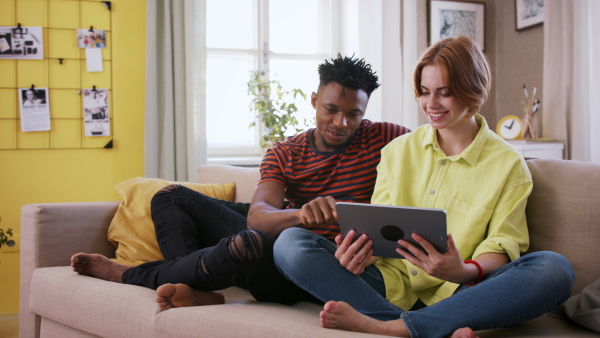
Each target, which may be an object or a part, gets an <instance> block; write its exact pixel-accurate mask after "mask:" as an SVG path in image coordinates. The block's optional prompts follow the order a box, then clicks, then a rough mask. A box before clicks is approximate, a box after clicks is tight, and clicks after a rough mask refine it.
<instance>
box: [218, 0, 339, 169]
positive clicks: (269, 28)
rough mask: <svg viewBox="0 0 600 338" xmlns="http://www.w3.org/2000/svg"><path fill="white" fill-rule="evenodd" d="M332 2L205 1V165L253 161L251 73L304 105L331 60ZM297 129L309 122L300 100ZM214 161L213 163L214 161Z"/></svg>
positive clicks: (255, 152)
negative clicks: (299, 94) (299, 95)
mask: <svg viewBox="0 0 600 338" xmlns="http://www.w3.org/2000/svg"><path fill="white" fill-rule="evenodd" d="M331 2H332V0H207V7H206V13H207V21H206V45H207V63H206V111H207V113H206V123H207V128H206V133H207V134H206V135H207V145H208V156H209V162H214V161H218V162H220V163H227V162H229V163H233V164H236V163H234V162H231V161H227V160H226V158H243V157H254V158H255V160H254V163H255V164H256V163H258V162H259V161H260V155H261V149H260V146H259V135H260V132H261V129H262V128H261V126H260V125H259V126H257V127H252V128H250V127H249V125H250V123H252V122H253V121H254V119H255V115H256V114H255V113H254V112H253V111H251V110H250V108H249V103H250V98H249V97H248V95H247V85H246V83H247V82H248V80H249V78H250V73H251V72H252V71H254V70H269V74H271V76H274V77H275V79H277V80H279V81H280V82H281V84H282V85H283V86H284V88H285V89H287V90H290V89H292V88H300V89H302V90H303V91H304V92H305V93H306V94H307V95H308V98H310V93H311V92H313V91H315V90H316V87H317V84H318V74H317V66H318V65H319V64H320V63H322V62H323V60H324V59H327V58H331V57H333V55H334V54H335V53H334V52H333V51H334V50H335V48H334V46H333V43H332V42H333V41H332V40H333V39H332V36H333V33H332V30H333V28H332V27H333V26H334V25H333V24H332V20H331V13H332V9H331V6H332V4H331ZM299 112H300V113H301V114H300V115H299V121H302V120H303V119H304V118H312V117H313V116H314V110H313V109H312V107H311V106H310V100H307V102H305V103H304V104H303V105H301V106H300V107H299ZM217 158H218V160H217ZM238 164H239V163H238Z"/></svg>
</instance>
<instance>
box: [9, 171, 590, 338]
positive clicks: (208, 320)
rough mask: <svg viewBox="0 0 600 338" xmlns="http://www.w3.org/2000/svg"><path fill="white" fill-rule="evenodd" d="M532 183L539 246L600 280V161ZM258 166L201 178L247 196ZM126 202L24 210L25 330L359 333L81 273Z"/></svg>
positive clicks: (567, 326) (297, 315) (244, 297)
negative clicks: (186, 302)
mask: <svg viewBox="0 0 600 338" xmlns="http://www.w3.org/2000/svg"><path fill="white" fill-rule="evenodd" d="M528 165H529V167H530V169H531V172H532V174H533V180H534V189H533V193H532V195H531V198H530V200H529V203H528V207H527V217H528V220H529V227H530V232H531V250H553V251H557V252H559V253H561V254H563V255H565V256H566V257H567V258H568V259H569V261H570V262H571V263H572V265H573V268H574V269H575V271H576V279H575V286H574V290H573V292H574V294H577V293H579V292H580V291H581V289H582V288H583V287H585V286H586V285H588V284H590V283H592V282H593V281H595V280H596V279H598V278H600V245H599V244H598V241H599V240H600V225H599V224H598V223H599V222H600V192H599V189H598V187H600V166H599V165H594V164H589V163H583V162H573V161H557V160H529V161H528ZM257 180H258V170H257V169H256V168H253V169H247V168H238V167H230V166H201V167H200V168H199V169H198V182H201V183H229V182H236V185H237V190H236V200H238V201H248V200H249V199H250V196H251V195H252V191H253V189H254V186H255V184H256V182H257ZM118 204H119V202H91V203H61V204H30V205H25V206H24V207H23V209H22V221H21V222H22V226H21V241H22V243H21V250H22V251H21V300H20V301H21V304H20V305H21V311H20V336H21V337H61V338H62V337H96V336H101V337H127V338H131V337H200V336H201V337H254V336H256V337H321V336H322V337H325V336H326V337H338V336H339V337H342V336H343V337H353V336H366V335H364V334H359V333H352V332H345V331H339V330H330V329H324V328H321V327H320V323H319V318H318V314H319V311H320V309H321V307H320V306H317V305H315V304H308V303H298V304H296V305H294V306H284V305H279V304H272V303H259V302H256V301H255V300H253V299H252V297H251V296H250V295H249V293H248V292H246V291H245V290H242V289H238V288H229V289H227V290H224V294H225V296H226V300H227V302H226V304H224V305H216V306H201V307H189V308H178V309H171V310H168V311H161V310H159V308H158V307H157V305H156V303H155V301H154V298H155V295H154V291H153V290H150V289H147V288H143V287H138V286H132V285H122V284H117V283H112V282H107V281H103V280H100V279H96V278H91V277H86V276H79V275H77V274H75V273H74V272H73V271H72V270H71V268H70V267H69V266H68V265H69V258H70V257H71V255H72V254H74V253H76V252H97V253H101V254H104V255H107V256H109V257H114V253H115V248H114V247H113V246H112V245H111V244H110V243H109V242H108V240H107V236H106V233H107V228H108V226H109V223H110V221H111V219H112V217H113V215H114V214H115V212H116V210H117V206H118ZM477 334H478V335H479V336H481V337H517V336H521V337H522V336H527V337H533V336H538V337H596V336H598V333H596V332H593V331H591V330H588V329H585V328H583V327H582V326H579V325H577V324H574V323H572V322H569V321H564V320H558V319H554V318H551V317H549V316H547V315H544V316H541V317H539V318H537V319H534V320H531V321H529V322H526V323H523V324H520V325H517V326H514V327H510V328H503V329H496V330H488V331H479V332H477Z"/></svg>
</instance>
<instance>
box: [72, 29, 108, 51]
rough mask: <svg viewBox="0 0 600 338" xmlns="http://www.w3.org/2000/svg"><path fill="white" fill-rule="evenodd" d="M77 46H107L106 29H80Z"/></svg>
mask: <svg viewBox="0 0 600 338" xmlns="http://www.w3.org/2000/svg"><path fill="white" fill-rule="evenodd" d="M77 46H78V47H79V48H106V30H104V29H78V30H77Z"/></svg>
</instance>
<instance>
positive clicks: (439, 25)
mask: <svg viewBox="0 0 600 338" xmlns="http://www.w3.org/2000/svg"><path fill="white" fill-rule="evenodd" d="M458 35H465V36H468V37H470V38H471V39H473V40H475V41H477V43H479V45H480V46H481V49H483V50H485V5H484V4H483V3H479V2H462V1H438V0H431V3H430V12H429V43H430V44H431V43H434V42H436V41H438V40H441V39H445V38H448V37H454V36H458Z"/></svg>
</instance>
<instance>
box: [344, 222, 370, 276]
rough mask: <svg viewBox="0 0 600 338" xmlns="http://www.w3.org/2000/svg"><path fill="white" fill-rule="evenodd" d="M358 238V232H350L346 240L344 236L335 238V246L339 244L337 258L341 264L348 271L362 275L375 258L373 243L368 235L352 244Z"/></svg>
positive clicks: (362, 236)
mask: <svg viewBox="0 0 600 338" xmlns="http://www.w3.org/2000/svg"><path fill="white" fill-rule="evenodd" d="M354 236H356V231H354V230H350V231H349V232H348V235H347V236H346V238H343V237H342V235H338V236H336V237H335V244H337V247H338V248H337V250H336V251H335V258H337V259H338V261H340V264H341V265H342V266H343V267H345V268H346V269H348V271H350V272H352V273H353V274H355V275H360V274H361V273H363V271H365V267H366V266H367V265H369V264H372V262H370V260H371V257H372V256H373V250H372V249H371V246H373V241H372V240H370V239H369V236H367V235H366V234H363V235H361V236H360V237H358V238H357V239H356V241H354V242H352V241H353V239H354Z"/></svg>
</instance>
